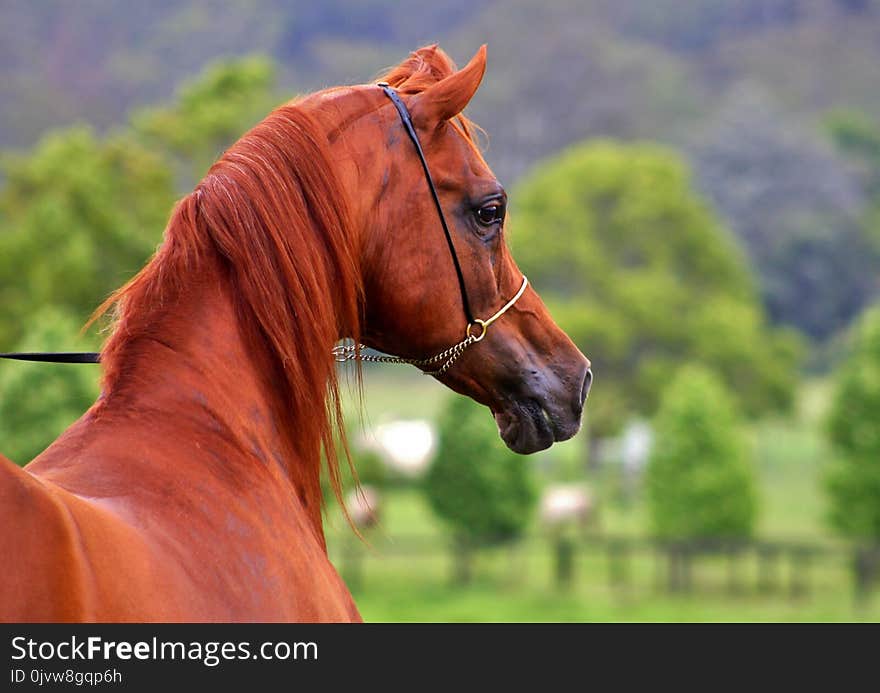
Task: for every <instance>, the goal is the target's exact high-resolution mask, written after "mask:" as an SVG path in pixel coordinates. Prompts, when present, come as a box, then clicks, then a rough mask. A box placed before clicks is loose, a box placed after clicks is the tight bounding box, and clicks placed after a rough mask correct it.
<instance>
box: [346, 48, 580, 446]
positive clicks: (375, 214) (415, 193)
mask: <svg viewBox="0 0 880 693" xmlns="http://www.w3.org/2000/svg"><path fill="white" fill-rule="evenodd" d="M485 67H486V51H485V46H484V47H482V48H481V49H480V50H479V51H478V52H477V54H476V55H475V56H474V58H473V59H472V60H471V61H470V62H469V63H468V65H467V66H466V67H464V68H463V69H461V70H459V71H456V70H455V68H454V65H453V64H452V62H451V61H450V60H449V58H448V57H447V56H446V55H445V54H444V53H443V52H442V51H441V50H439V49H438V48H436V47H435V46H431V47H427V48H423V49H420V50H419V51H416V52H415V53H413V54H412V55H411V56H410V58H409V59H408V60H407V61H405V62H404V63H402V64H401V65H399V66H398V67H396V68H394V69H393V70H391V71H390V72H389V73H388V75H386V76H385V78H384V82H385V84H388V85H390V87H392V88H393V89H394V93H395V94H396V95H398V96H399V98H400V99H401V101H402V102H403V103H404V104H405V108H404V112H407V111H408V114H409V115H410V117H411V122H412V124H413V126H414V128H415V131H416V133H417V139H418V141H419V142H420V143H421V147H422V149H423V151H424V157H425V161H426V166H427V168H428V169H429V170H430V177H431V178H433V181H434V184H435V185H436V190H437V193H438V197H439V201H440V206H441V208H442V216H443V217H444V218H445V220H446V224H447V226H448V229H449V235H450V239H451V242H447V239H446V238H445V235H444V231H443V228H442V225H441V221H440V215H438V210H437V207H436V206H435V204H434V200H433V198H432V195H431V191H430V187H429V185H430V184H429V183H428V182H427V178H426V171H424V170H423V168H422V162H421V160H420V158H419V156H418V155H417V153H416V147H415V146H414V142H412V141H411V138H410V137H409V136H408V133H407V131H406V129H405V123H404V122H403V121H404V120H405V116H404V115H403V113H398V111H397V110H396V109H395V107H394V104H393V103H392V101H391V99H389V98H388V96H389V95H388V94H387V93H385V92H384V91H383V88H382V87H381V86H377V85H368V86H363V87H357V88H355V89H354V92H355V93H356V94H357V97H358V98H357V101H358V102H359V103H361V106H359V110H358V113H357V115H356V116H355V115H352V116H350V117H349V118H348V119H347V120H346V122H347V123H349V125H348V126H347V127H346V129H345V132H344V133H342V132H340V133H338V140H337V141H338V143H341V145H342V146H343V148H344V149H345V150H346V152H347V154H346V155H345V156H347V160H348V165H347V166H344V167H343V168H345V169H346V170H347V175H348V176H349V178H348V179H347V183H346V185H347V186H352V189H356V190H358V192H359V195H358V198H359V200H360V202H359V203H357V205H356V206H357V213H356V218H357V219H359V220H360V228H361V238H360V244H359V245H360V263H361V268H362V277H363V288H364V299H365V311H364V322H363V324H362V325H361V335H362V339H363V341H364V343H365V344H366V345H367V346H370V347H373V348H376V349H378V350H381V351H384V352H388V353H393V354H399V355H400V356H402V357H405V358H410V359H425V357H428V356H430V355H434V354H438V353H440V352H443V351H444V350H447V349H448V348H449V347H450V346H452V345H455V344H458V343H460V342H462V340H463V339H465V337H466V335H471V334H472V335H474V339H473V340H471V343H469V344H468V345H467V348H465V349H464V350H463V351H462V352H461V355H460V357H459V358H458V359H457V360H456V361H455V363H454V364H453V365H452V366H451V367H449V368H448V369H447V370H445V371H444V372H442V373H436V374H435V377H436V378H437V379H438V380H440V381H441V382H442V383H444V384H445V385H446V386H448V387H450V388H451V389H453V390H455V391H456V392H459V393H461V394H464V395H467V396H469V397H471V398H473V399H474V400H476V401H478V402H480V403H482V404H484V405H486V406H488V407H489V408H490V409H491V411H492V413H493V414H494V417H495V420H496V422H497V424H498V429H499V433H500V435H501V437H502V439H503V440H504V442H505V443H506V444H507V445H508V447H510V448H511V449H512V450H514V451H516V452H519V453H532V452H536V451H538V450H542V449H544V448H547V447H549V446H550V445H552V444H553V442H555V441H562V440H567V439H568V438H571V437H572V436H573V435H574V434H575V433H577V431H578V429H579V428H580V421H581V414H582V411H583V407H584V402H585V400H586V397H587V394H588V391H589V388H590V381H591V378H592V375H591V372H590V362H589V361H588V360H587V358H586V357H584V355H583V354H582V353H581V352H580V351H579V350H578V348H577V347H576V346H575V345H574V343H573V342H572V341H571V339H569V337H568V336H567V335H566V334H565V333H564V332H563V331H562V330H561V329H560V328H559V327H558V326H557V325H556V323H555V322H554V321H553V319H552V318H551V316H550V314H549V312H548V311H547V308H546V307H545V305H544V303H543V302H542V301H541V298H540V297H539V296H538V294H537V293H536V292H535V290H534V289H533V288H532V287H531V286H528V285H527V284H526V282H524V276H523V274H522V272H521V271H520V270H519V268H518V267H517V265H516V262H515V261H514V259H513V257H512V255H511V253H510V250H509V248H508V245H507V238H506V236H507V230H506V221H507V214H506V210H507V202H508V201H507V194H506V192H505V190H504V188H503V187H502V186H501V184H500V183H499V181H498V180H497V178H496V177H495V175H494V174H493V173H492V171H491V169H490V168H489V166H488V164H487V163H486V161H485V159H484V158H483V156H482V154H481V152H480V150H479V148H478V147H477V145H476V143H475V141H474V132H475V126H474V125H473V124H472V123H470V122H469V121H468V120H467V119H465V118H464V116H462V111H463V110H464V108H465V106H466V105H467V104H468V102H469V101H470V100H471V98H472V97H473V95H474V93H475V92H476V91H477V88H478V86H479V85H480V82H481V80H482V77H483V74H484V71H485ZM381 84H382V83H380V85H381ZM456 265H458V266H459V268H460V276H461V280H459V273H458V272H457V268H456ZM521 290H522V291H521ZM513 299H516V300H515V301H514V302H513V303H512V305H510V307H509V308H508V309H507V310H505V311H504V312H503V314H502V315H499V316H498V318H497V319H496V320H495V321H494V322H492V324H491V325H481V324H480V323H481V322H483V321H487V319H488V318H490V317H491V316H495V315H497V314H498V313H499V311H501V310H502V309H503V308H504V307H505V306H506V305H507V304H508V303H509V302H511V301H512V300H513ZM469 311H470V312H471V313H472V315H471V316H468V312H469ZM470 317H472V318H473V319H475V320H476V323H473V324H471V325H469V319H470ZM477 340H479V341H477ZM423 369H425V370H429V369H428V368H427V367H425V366H423Z"/></svg>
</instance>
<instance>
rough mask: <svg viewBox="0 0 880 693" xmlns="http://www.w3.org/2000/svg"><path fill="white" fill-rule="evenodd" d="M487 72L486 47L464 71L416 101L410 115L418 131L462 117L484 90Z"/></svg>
mask: <svg viewBox="0 0 880 693" xmlns="http://www.w3.org/2000/svg"><path fill="white" fill-rule="evenodd" d="M485 71H486V44H485V43H484V44H483V45H482V46H480V49H479V50H478V51H477V53H476V55H474V57H473V58H471V61H470V62H469V63H468V64H467V65H465V66H464V67H463V68H462V69H461V70H459V71H458V72H455V73H453V74H451V75H449V77H445V78H443V79H441V80H440V81H439V82H437V83H436V84H432V85H431V86H430V87H428V88H427V89H425V91H423V92H422V93H421V94H417V95H416V96H414V97H413V99H412V102H411V103H412V105H411V107H410V111H411V113H412V119H413V123H415V125H416V127H421V128H425V129H430V128H433V127H435V126H437V125H438V124H440V123H442V122H443V121H446V120H449V119H450V118H454V117H455V116H457V115H458V114H459V113H461V112H462V111H463V110H464V107H465V106H467V105H468V102H469V101H470V100H471V98H472V97H473V95H474V94H475V93H476V91H477V87H479V86H480V82H481V81H482V80H483V73H484V72H485Z"/></svg>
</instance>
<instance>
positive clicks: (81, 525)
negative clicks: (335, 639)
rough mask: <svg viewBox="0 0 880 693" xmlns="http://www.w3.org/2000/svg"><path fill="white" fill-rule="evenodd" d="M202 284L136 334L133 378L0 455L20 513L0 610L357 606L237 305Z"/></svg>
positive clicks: (300, 610)
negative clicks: (246, 339)
mask: <svg viewBox="0 0 880 693" xmlns="http://www.w3.org/2000/svg"><path fill="white" fill-rule="evenodd" d="M208 292H209V293H211V294H213V295H212V296H210V297H209V298H203V299H202V300H199V301H196V300H192V299H193V297H192V296H191V295H190V296H188V297H187V301H186V302H185V303H186V304H187V305H189V306H192V309H193V310H192V313H191V314H189V315H187V314H183V315H181V314H178V313H176V312H174V313H173V315H174V320H173V322H174V323H177V325H178V327H177V328H175V325H174V324H165V325H163V326H162V332H163V335H164V338H163V342H162V343H160V342H156V341H153V340H151V339H147V340H144V342H143V343H141V344H139V345H137V346H138V348H137V350H136V355H135V356H134V357H133V358H134V360H135V363H133V364H132V365H131V366H130V368H131V370H132V373H133V374H134V377H133V381H134V382H133V383H132V385H131V386H129V387H130V391H125V388H123V391H122V392H118V393H117V394H116V395H115V397H113V398H111V401H109V402H106V403H104V402H101V401H99V402H98V403H96V405H95V406H94V407H93V408H92V409H91V410H90V411H89V412H88V413H86V414H85V415H84V416H83V417H82V418H81V419H80V420H79V421H78V422H77V423H76V424H75V425H74V426H72V427H71V428H70V429H69V430H68V431H67V432H65V434H64V435H62V436H61V437H60V438H59V439H58V440H57V441H56V442H55V443H54V444H53V445H52V446H50V447H49V448H48V449H47V450H46V451H45V452H44V453H43V454H41V455H40V456H39V457H38V458H37V459H35V460H34V461H33V462H32V463H31V464H29V465H28V466H27V468H26V469H24V470H23V469H20V468H18V467H16V466H14V465H12V463H8V462H7V463H5V464H3V466H2V468H0V476H2V481H0V497H2V500H0V522H2V523H3V526H4V527H7V528H11V527H14V528H15V531H7V532H4V534H3V547H2V551H0V554H2V555H3V556H11V557H14V560H15V561H16V562H17V565H16V569H15V570H12V571H9V573H8V576H7V577H6V578H4V584H3V587H2V590H0V592H2V599H0V619H2V620H13V621H15V620H28V621H34V620H49V621H59V620H72V621H111V620H112V621H155V620H161V621H193V620H196V621H206V620H208V621H210V620H222V621H229V620H258V621H273V620H283V621H292V620H299V621H302V620H306V621H316V620H332V621H340V620H353V619H358V618H359V617H358V613H357V610H356V608H355V607H354V604H353V602H352V600H351V597H350V595H349V594H348V591H347V590H346V588H345V586H344V584H343V583H342V581H341V580H340V578H339V576H338V575H337V573H336V571H335V570H334V568H333V566H332V565H331V564H330V562H329V560H328V558H327V555H326V549H325V545H324V539H323V534H322V532H321V525H320V508H321V499H320V489H319V488H317V487H307V486H304V485H301V484H300V482H299V480H298V479H297V477H296V475H295V474H294V473H293V470H294V469H295V468H297V467H299V466H302V465H301V461H300V460H299V459H297V458H296V456H295V452H294V451H292V450H290V449H289V446H287V445H286V443H285V441H284V437H283V436H280V435H278V433H277V431H276V430H275V428H276V425H277V424H276V423H275V422H274V415H273V413H272V411H271V406H269V405H268V404H267V402H268V401H269V398H267V397H266V395H265V392H264V388H265V386H264V384H262V383H261V379H260V377H259V376H258V374H257V373H256V370H255V368H254V367H253V364H252V361H251V359H249V358H248V357H247V350H246V349H245V346H244V343H243V342H242V340H241V338H240V336H239V335H238V334H237V332H238V330H237V329H236V328H235V324H236V323H235V321H234V320H233V319H232V313H233V310H232V306H231V304H230V302H229V301H227V300H225V299H224V297H223V296H222V293H223V292H222V291H220V290H219V288H218V289H217V290H215V291H210V290H209V291H208ZM196 313H199V314H201V315H202V316H203V317H201V318H198V317H197V316H196ZM169 354H173V358H168V355H169ZM135 384H136V387H135ZM10 542H11V544H12V545H10Z"/></svg>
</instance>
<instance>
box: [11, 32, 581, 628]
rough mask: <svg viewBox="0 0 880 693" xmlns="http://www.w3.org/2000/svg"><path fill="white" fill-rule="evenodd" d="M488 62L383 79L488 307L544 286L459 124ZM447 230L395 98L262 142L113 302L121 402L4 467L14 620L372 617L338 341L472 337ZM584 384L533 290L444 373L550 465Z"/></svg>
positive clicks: (109, 374)
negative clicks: (340, 436)
mask: <svg viewBox="0 0 880 693" xmlns="http://www.w3.org/2000/svg"><path fill="white" fill-rule="evenodd" d="M485 60H486V58H485V47H483V48H481V49H480V51H479V52H478V53H477V54H476V56H475V57H474V58H473V59H472V60H471V61H470V63H469V64H468V65H467V66H466V67H465V68H464V69H462V70H460V71H456V70H455V67H454V65H453V64H452V62H451V61H450V60H449V58H448V57H447V56H446V55H445V54H444V53H443V52H442V51H441V50H439V49H437V48H436V47H435V46H432V47H427V48H423V49H420V50H418V51H416V52H415V53H413V54H412V55H411V56H410V57H409V58H408V59H407V60H406V61H404V62H403V63H401V64H400V65H398V66H397V67H395V68H394V69H392V70H391V71H390V72H389V73H388V74H387V75H386V76H385V78H384V79H385V81H386V82H388V83H389V84H390V85H391V87H393V88H395V89H396V90H397V93H398V94H399V95H400V98H401V99H402V100H403V102H404V103H405V104H406V105H407V107H408V109H409V111H410V113H411V115H412V122H413V123H414V125H415V128H416V130H417V132H418V136H419V138H420V139H421V142H422V145H423V147H424V152H425V156H426V158H427V161H428V163H429V165H430V170H431V173H432V175H433V178H434V181H435V182H436V185H437V190H438V192H439V199H440V201H441V202H442V208H443V210H444V213H445V216H446V219H447V220H448V226H449V231H450V236H451V241H454V250H455V252H456V255H457V257H458V260H459V262H460V265H461V271H462V275H463V278H464V282H465V283H466V287H467V295H468V297H469V299H470V302H471V306H472V308H473V311H474V314H476V315H478V316H489V315H492V314H493V313H495V312H497V311H498V310H499V308H500V307H501V306H502V305H503V304H504V303H505V302H506V301H508V300H509V298H510V297H511V296H513V295H514V294H516V293H517V291H518V290H519V289H520V287H521V286H522V284H523V277H522V274H521V273H520V271H519V270H518V269H517V266H516V264H515V263H514V261H513V259H512V258H511V256H510V253H509V251H508V249H507V246H506V242H505V238H504V236H505V234H504V231H503V226H504V206H505V200H506V197H505V193H504V191H503V189H502V188H501V186H500V185H499V184H498V182H497V180H496V179H495V177H494V176H493V175H492V172H491V171H490V170H489V167H488V166H487V165H486V162H485V161H484V160H483V157H482V156H481V154H480V152H479V150H478V148H477V146H476V145H475V143H474V140H473V137H472V134H473V125H472V124H470V123H469V122H468V121H467V120H466V119H465V118H464V117H463V116H462V115H461V112H462V110H463V109H464V107H465V106H466V104H467V103H468V101H469V100H470V99H471V97H472V96H473V94H474V92H475V91H476V90H477V87H478V85H479V83H480V81H481V79H482V76H483V72H484V69H485ZM443 235H444V234H443V232H442V229H441V228H439V223H438V217H437V208H436V207H435V206H434V204H433V201H432V199H431V197H430V195H429V192H428V188H427V186H426V180H425V176H424V172H423V170H422V169H421V162H420V160H419V158H418V156H416V154H415V153H414V147H413V143H412V142H411V141H410V140H409V139H408V137H407V133H406V131H405V129H404V127H403V123H402V121H401V119H400V118H399V116H398V113H397V112H396V111H395V108H394V107H393V104H392V102H391V101H390V100H389V98H387V94H385V93H384V92H383V90H382V88H380V87H378V86H377V85H375V84H372V85H359V86H353V87H338V88H333V89H328V90H325V91H322V92H318V93H315V94H312V95H309V96H307V97H305V98H302V99H300V100H297V101H294V102H291V103H288V104H286V105H283V106H281V107H279V108H278V109H276V110H275V111H273V112H272V113H271V114H270V115H269V116H268V117H267V118H266V119H265V120H263V121H262V122H261V123H260V124H258V125H257V126H256V127H254V128H253V129H252V130H251V131H249V132H248V133H246V134H245V135H244V136H243V137H242V138H241V139H240V140H239V141H238V142H237V143H236V144H234V145H233V146H232V147H230V149H229V150H228V151H227V152H226V153H225V154H224V155H223V156H222V158H220V160H218V161H217V163H216V164H214V166H213V167H212V168H211V170H210V171H209V172H208V174H207V175H206V176H205V178H204V179H203V180H202V181H201V183H199V185H198V186H197V187H196V189H195V190H194V191H193V192H192V193H190V194H189V195H187V196H186V197H185V198H183V199H182V200H181V201H180V202H179V203H178V205H177V207H176V208H175V210H174V212H173V213H172V216H171V219H170V221H169V223H168V226H167V228H166V230H165V235H164V240H163V243H162V245H161V246H160V247H159V249H158V250H157V252H156V255H155V256H154V257H153V258H152V259H151V260H150V262H149V263H148V264H147V265H146V266H145V268H144V269H143V270H142V271H141V272H140V273H139V274H138V275H137V276H136V277H135V278H134V279H133V280H132V281H131V282H129V283H128V284H127V285H126V286H124V287H123V288H121V289H120V290H119V291H118V292H116V293H115V294H114V295H113V296H112V297H111V298H110V300H109V301H108V304H107V305H105V308H106V307H113V309H114V311H115V327H114V330H113V332H112V334H111V336H110V337H109V338H108V340H107V342H106V344H105V345H104V347H103V350H102V352H101V362H102V367H103V381H102V394H101V396H100V397H99V399H98V400H97V401H96V402H95V404H94V405H93V406H92V407H91V408H90V409H89V410H88V411H87V412H86V413H85V414H84V415H83V416H82V418H80V419H79V420H78V421H77V422H76V423H74V424H73V425H72V426H71V427H70V428H69V429H68V430H67V431H66V432H65V433H64V434H63V435H61V437H60V438H58V440H56V441H55V442H54V443H53V444H52V445H51V446H50V447H49V448H48V449H47V450H46V451H45V452H43V453H42V454H41V455H39V456H38V457H37V458H36V459H35V460H34V461H33V462H31V463H30V464H29V465H28V466H27V467H25V468H24V469H21V468H19V467H17V466H15V465H13V464H12V463H11V462H9V461H8V460H6V459H5V458H0V526H2V527H3V535H2V539H0V559H2V560H3V579H2V581H0V619H2V620H4V621H42V620H50V621H279V620H280V621H345V620H359V618H360V617H359V615H358V611H357V609H356V607H355V605H354V603H353V601H352V598H351V595H350V594H349V592H348V590H347V589H346V587H345V585H344V584H343V582H342V580H341V579H340V578H339V576H338V575H337V573H336V571H335V570H334V568H333V566H332V565H331V563H330V561H329V560H328V557H327V551H326V547H325V542H324V535H323V530H322V525H321V520H322V504H321V488H320V483H319V476H320V466H321V462H320V460H321V457H322V449H323V451H324V455H325V457H326V458H327V460H328V462H329V465H328V466H329V470H330V476H331V478H332V479H333V480H334V482H335V484H336V486H337V488H338V467H337V460H336V457H335V455H334V452H333V451H334V445H333V440H334V437H335V436H336V435H337V433H339V432H341V423H340V403H339V393H338V388H337V380H336V378H337V373H336V367H335V364H334V358H333V356H332V354H331V349H332V347H333V346H334V344H335V343H336V342H337V341H338V340H339V339H340V338H345V337H350V338H353V339H355V340H360V341H362V342H363V343H364V344H366V345H368V346H370V347H373V348H376V349H379V350H382V351H385V352H388V353H395V354H400V355H401V356H404V357H409V358H424V357H425V356H428V355H431V354H435V353H437V352H439V351H442V350H444V349H446V348H448V347H449V346H450V345H452V344H455V343H457V342H460V341H461V340H462V337H463V335H464V331H465V327H466V326H467V321H466V319H465V318H464V316H463V315H462V301H461V294H460V287H459V284H458V281H457V277H456V273H455V271H454V268H453V263H452V261H451V256H450V252H449V251H450V247H448V245H447V241H446V240H445V239H444V237H443ZM451 241H450V242H451ZM588 367H589V362H588V361H587V360H586V358H585V357H584V356H583V355H582V354H581V353H580V351H578V349H577V348H576V347H575V346H574V344H573V343H572V342H571V340H570V339H569V338H568V337H567V336H566V335H565V334H564V333H563V332H562V331H561V330H560V329H559V328H558V327H557V326H556V325H555V324H554V322H553V321H552V319H551V318H550V316H549V315H548V313H547V310H546V308H545V307H544V305H543V304H542V302H541V300H540V298H539V297H538V295H537V294H536V293H535V292H534V291H533V290H532V289H531V287H528V288H527V289H526V291H525V292H524V293H523V294H522V295H521V297H520V298H519V300H518V301H517V303H516V304H515V305H513V306H512V307H511V308H510V309H509V310H508V311H507V312H506V313H505V314H504V315H503V316H502V317H501V318H500V319H499V320H498V321H497V322H496V323H495V324H494V325H492V329H491V331H488V332H487V334H486V338H485V339H483V340H481V341H480V342H479V343H477V344H473V345H471V346H470V348H468V349H466V350H465V351H464V352H463V353H462V354H461V357H460V358H459V359H458V360H457V361H456V362H455V363H454V364H453V365H452V366H451V367H450V368H449V369H448V370H447V371H446V372H444V373H443V374H441V375H438V376H437V377H438V378H439V379H440V380H441V381H442V382H443V383H444V384H445V385H447V386H449V387H450V388H452V389H453V390H455V391H457V392H459V393H462V394H464V395H467V396H469V397H472V398H474V399H475V400H477V401H479V402H481V403H483V404H485V405H487V406H488V407H489V408H490V409H491V410H492V412H494V415H495V418H496V421H497V423H498V427H499V431H500V434H501V436H502V437H503V439H504V440H505V441H506V443H507V444H508V445H509V446H510V447H511V448H512V449H514V450H516V451H518V452H521V453H528V452H533V451H536V450H539V449H542V448H545V447H547V446H549V445H551V444H552V443H553V441H554V440H564V439H566V438H569V437H571V436H572V435H574V433H575V432H576V431H577V430H578V427H579V425H580V418H581V412H582V409H583V403H584V399H585V396H586V390H587V389H588V387H589V377H590V376H589V370H588Z"/></svg>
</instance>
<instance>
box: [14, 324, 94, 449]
mask: <svg viewBox="0 0 880 693" xmlns="http://www.w3.org/2000/svg"><path fill="white" fill-rule="evenodd" d="M77 331H78V328H77V321H76V320H74V319H72V318H71V317H70V316H69V315H65V314H64V313H62V312H61V311H59V310H57V309H54V308H46V309H43V310H40V311H38V312H36V313H34V314H32V315H30V316H29V318H28V331H27V333H26V334H25V336H24V337H23V339H22V340H21V342H20V343H18V344H17V345H16V350H17V351H46V350H54V351H66V350H69V349H76V348H77ZM99 375H100V370H99V369H98V367H97V366H89V365H68V364H50V363H28V362H12V361H4V362H0V452H2V453H3V454H4V455H6V456H7V457H9V459H11V460H12V461H13V462H16V463H18V464H21V465H24V464H26V463H27V462H29V461H30V460H31V459H33V458H34V457H35V456H36V455H37V454H39V453H40V452H41V451H42V450H44V449H45V448H46V447H47V446H48V445H49V443H51V442H52V441H53V440H54V439H55V438H57V437H58V436H59V435H60V434H61V433H62V432H63V431H64V429H65V428H67V427H68V426H69V425H70V424H71V423H73V421H74V420H76V419H77V418H78V417H79V416H81V415H82V414H83V412H85V410H86V409H88V407H89V406H91V404H92V402H94V401H95V397H97V395H98V378H99Z"/></svg>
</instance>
